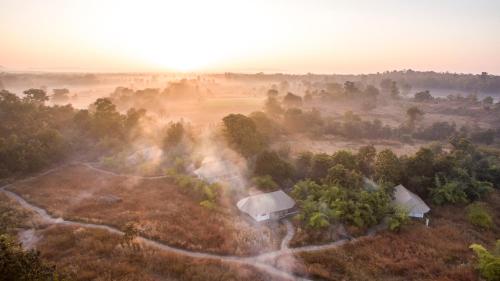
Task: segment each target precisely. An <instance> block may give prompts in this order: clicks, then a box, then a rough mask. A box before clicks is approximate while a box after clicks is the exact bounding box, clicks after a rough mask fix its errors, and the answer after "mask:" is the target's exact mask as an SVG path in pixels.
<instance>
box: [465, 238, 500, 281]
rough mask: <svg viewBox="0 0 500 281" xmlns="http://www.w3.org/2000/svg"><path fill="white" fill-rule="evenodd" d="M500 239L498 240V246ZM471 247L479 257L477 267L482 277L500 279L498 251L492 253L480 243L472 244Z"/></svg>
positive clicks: (489, 280)
mask: <svg viewBox="0 0 500 281" xmlns="http://www.w3.org/2000/svg"><path fill="white" fill-rule="evenodd" d="M499 244H500V240H498V241H497V248H498V245H499ZM470 248H471V249H472V250H473V251H474V253H475V254H476V256H477V258H478V264H477V269H478V270H479V273H480V274H481V277H483V278H484V279H486V280H487V281H499V280H500V256H499V255H498V253H496V255H495V254H492V253H490V252H488V250H486V249H485V248H484V247H483V246H481V245H479V244H472V245H471V246H470Z"/></svg>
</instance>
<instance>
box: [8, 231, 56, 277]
mask: <svg viewBox="0 0 500 281" xmlns="http://www.w3.org/2000/svg"><path fill="white" fill-rule="evenodd" d="M0 279H1V280H19V281H57V280H63V279H61V278H60V277H59V275H58V273H57V272H56V269H55V266H52V265H49V264H46V263H45V262H43V261H42V260H41V259H40V254H39V253H38V252H36V251H34V250H30V251H24V250H23V249H22V247H21V245H20V244H17V243H16V242H15V240H14V238H12V237H10V236H8V235H5V234H3V235H0Z"/></svg>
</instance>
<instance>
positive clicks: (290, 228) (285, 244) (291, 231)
mask: <svg viewBox="0 0 500 281" xmlns="http://www.w3.org/2000/svg"><path fill="white" fill-rule="evenodd" d="M283 223H284V224H285V226H286V235H285V237H284V238H283V240H282V241H281V247H280V251H285V250H287V249H288V248H289V247H288V245H289V244H290V241H291V240H292V238H293V236H294V235H295V228H293V225H292V223H291V222H290V220H288V219H286V220H284V221H283Z"/></svg>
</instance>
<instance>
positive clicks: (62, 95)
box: [51, 88, 69, 103]
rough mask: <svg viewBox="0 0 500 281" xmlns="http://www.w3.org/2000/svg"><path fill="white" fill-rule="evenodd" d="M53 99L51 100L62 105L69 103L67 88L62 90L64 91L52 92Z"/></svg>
mask: <svg viewBox="0 0 500 281" xmlns="http://www.w3.org/2000/svg"><path fill="white" fill-rule="evenodd" d="M52 93H53V94H52V97H51V100H53V101H55V102H60V103H63V102H67V101H68V100H69V96H68V95H69V90H68V89H66V88H62V89H53V90H52Z"/></svg>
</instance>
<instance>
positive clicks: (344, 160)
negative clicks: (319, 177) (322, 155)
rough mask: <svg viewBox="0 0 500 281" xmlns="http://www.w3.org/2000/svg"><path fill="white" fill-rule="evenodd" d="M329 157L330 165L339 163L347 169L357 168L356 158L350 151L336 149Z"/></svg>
mask: <svg viewBox="0 0 500 281" xmlns="http://www.w3.org/2000/svg"><path fill="white" fill-rule="evenodd" d="M331 159H332V165H335V164H341V165H343V166H344V167H345V168H346V169H348V170H359V164H358V158H357V157H356V155H354V154H353V153H352V152H350V151H347V150H339V151H336V152H335V153H334V154H333V155H332V157H331Z"/></svg>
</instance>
